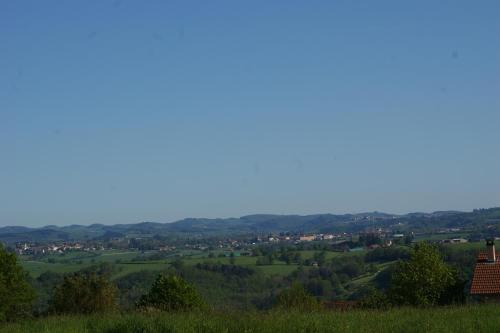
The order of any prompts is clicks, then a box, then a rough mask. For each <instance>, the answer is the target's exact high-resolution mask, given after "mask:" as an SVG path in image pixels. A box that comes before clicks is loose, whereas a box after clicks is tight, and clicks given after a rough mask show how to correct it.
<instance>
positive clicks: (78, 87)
mask: <svg viewBox="0 0 500 333" xmlns="http://www.w3.org/2000/svg"><path fill="white" fill-rule="evenodd" d="M499 18H500V2H499V1H487V0H485V1H480V2H478V1H198V2H194V1H127V0H123V1H119V0H117V1H80V2H76V1H50V0H47V1H2V2H0V226H1V225H32V226H39V225H46V224H59V225H62V224H72V223H80V224H90V223H106V224H111V223H131V222H138V221H145V220H149V221H160V222H168V221H173V220H176V219H179V218H183V217H229V216H241V215H245V214H252V213H277V214H309V213H325V212H332V213H344V212H361V211H373V210H379V211H388V212H395V213H403V212H410V211H433V210H448V209H460V210H470V209H473V208H479V207H492V206H499V205H500V176H499V171H500V130H499V128H500V127H499V125H500V103H499V101H500V43H499V39H500V19H499Z"/></svg>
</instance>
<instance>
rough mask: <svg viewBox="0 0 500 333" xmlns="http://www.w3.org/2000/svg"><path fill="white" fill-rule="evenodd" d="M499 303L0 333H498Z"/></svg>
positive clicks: (126, 321)
mask: <svg viewBox="0 0 500 333" xmlns="http://www.w3.org/2000/svg"><path fill="white" fill-rule="evenodd" d="M499 328H500V306H497V305H471V306H463V307H445V308H432V309H413V308H400V309H393V310H388V311H369V310H353V311H346V312H335V311H323V312H317V313H297V312H295V313H293V312H291V313H290V312H289V313H286V312H275V311H273V312H267V313H264V312H261V313H258V312H206V313H173V314H169V313H153V314H138V313H131V314H109V315H91V316H67V317H48V318H43V319H38V320H37V319H34V320H25V321H23V322H20V323H15V324H5V325H4V326H3V327H1V326H0V333H31V332H33V333H35V332H36V333H43V332H47V333H49V332H50V333H69V332H75V333H80V332H81V333H84V332H85V333H92V332H96V333H97V332H107V333H118V332H119V333H127V332H130V333H132V332H134V333H136V332H141V333H149V332H151V333H153V332H160V333H161V332H186V333H187V332H198V333H201V332H214V333H215V332H217V333H219V332H235V333H236V332H238V333H239V332H269V333H271V332H272V333H280V332H283V333H284V332H287V333H290V332H461V333H464V332H498V330H499Z"/></svg>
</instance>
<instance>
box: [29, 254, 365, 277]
mask: <svg viewBox="0 0 500 333" xmlns="http://www.w3.org/2000/svg"><path fill="white" fill-rule="evenodd" d="M300 252H301V255H302V258H304V259H311V258H313V256H314V254H315V253H317V252H318V251H300ZM153 253H155V251H150V252H145V253H141V252H139V251H119V250H106V251H95V252H69V253H65V254H63V255H61V254H51V255H47V256H44V257H43V258H41V259H38V260H32V259H31V258H29V257H22V258H21V260H20V262H21V265H22V266H23V267H24V268H25V269H26V270H27V271H28V272H29V274H30V275H31V276H32V277H35V278H36V277H38V276H39V275H40V274H42V273H43V272H46V271H52V272H56V273H71V272H76V271H78V270H81V269H84V268H86V267H89V266H92V265H96V264H99V263H113V264H115V267H116V271H115V273H113V275H112V279H116V278H118V277H122V276H124V275H126V274H129V273H133V272H138V271H141V270H154V271H161V270H165V269H166V268H168V267H169V264H170V263H172V262H173V261H174V260H175V255H181V256H182V260H183V262H184V264H185V265H189V266H192V265H196V264H198V263H203V262H211V263H221V264H230V263H231V261H232V260H234V263H235V264H236V265H240V266H245V267H252V268H255V269H256V270H258V271H261V272H263V273H264V274H265V275H268V276H271V275H280V276H285V275H289V274H290V273H292V272H293V271H294V270H296V269H297V268H298V265H296V264H290V265H286V264H285V263H284V262H282V261H279V260H275V261H274V263H273V265H264V266H257V265H256V262H257V259H258V258H259V257H251V256H239V257H234V258H230V257H215V258H208V253H206V252H202V251H197V250H186V251H179V252H177V253H173V254H172V257H171V258H167V259H162V260H155V261H151V260H147V261H137V260H133V259H134V258H137V257H139V256H145V255H148V254H153ZM364 254H365V251H359V252H353V253H350V252H332V251H327V252H326V258H327V259H328V260H330V259H332V258H336V257H340V256H352V255H364Z"/></svg>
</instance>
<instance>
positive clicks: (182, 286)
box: [137, 275, 205, 311]
mask: <svg viewBox="0 0 500 333" xmlns="http://www.w3.org/2000/svg"><path fill="white" fill-rule="evenodd" d="M137 305H138V306H139V307H143V308H144V307H145V308H147V307H152V308H156V309H159V310H162V311H183V310H193V309H201V308H204V307H205V303H204V302H203V300H202V298H201V296H200V295H199V294H198V292H197V291H196V289H195V288H194V287H193V286H191V285H190V284H189V283H187V282H186V281H185V280H184V279H183V278H181V277H180V276H177V275H167V276H166V275H160V276H158V278H157V279H156V281H155V282H154V283H153V286H152V287H151V290H150V291H149V293H147V294H146V295H144V296H142V297H141V299H140V300H139V302H138V304H137Z"/></svg>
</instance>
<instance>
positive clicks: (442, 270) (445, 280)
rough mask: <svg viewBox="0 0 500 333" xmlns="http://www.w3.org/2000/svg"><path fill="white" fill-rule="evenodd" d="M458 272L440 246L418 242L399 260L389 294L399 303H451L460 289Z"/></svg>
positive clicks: (421, 304)
mask: <svg viewBox="0 0 500 333" xmlns="http://www.w3.org/2000/svg"><path fill="white" fill-rule="evenodd" d="M458 283H460V281H458V280H457V274H456V272H455V270H454V269H453V268H452V267H450V266H448V265H447V264H446V263H445V262H444V261H443V259H442V258H441V255H440V254H439V252H438V251H437V248H436V247H435V246H433V245H431V244H428V243H419V244H416V245H415V247H414V248H413V250H412V252H411V254H410V259H409V260H407V261H401V262H399V263H398V264H397V265H396V267H395V269H394V272H393V273H392V277H391V286H390V288H389V298H390V300H391V302H393V303H394V304H399V305H414V306H432V305H438V304H446V303H451V302H452V301H453V298H454V297H453V294H454V293H455V292H454V291H455V290H456V289H457V284H458Z"/></svg>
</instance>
